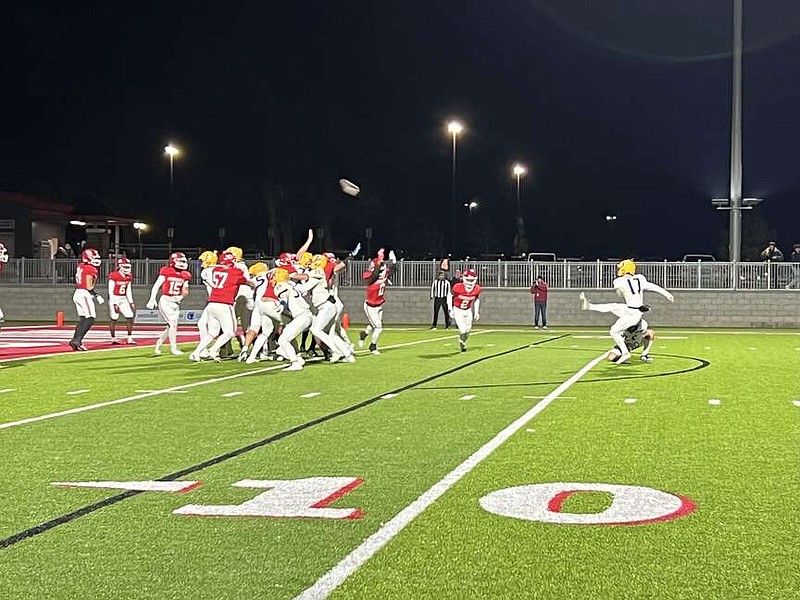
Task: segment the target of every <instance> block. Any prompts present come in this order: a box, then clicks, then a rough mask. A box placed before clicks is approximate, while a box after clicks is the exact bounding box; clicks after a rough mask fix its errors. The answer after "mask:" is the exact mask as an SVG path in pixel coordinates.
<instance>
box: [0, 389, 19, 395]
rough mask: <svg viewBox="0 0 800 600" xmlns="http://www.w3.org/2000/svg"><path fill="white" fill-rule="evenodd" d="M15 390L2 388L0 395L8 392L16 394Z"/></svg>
mask: <svg viewBox="0 0 800 600" xmlns="http://www.w3.org/2000/svg"><path fill="white" fill-rule="evenodd" d="M16 391H17V388H3V389H2V390H0V394H7V393H8V392H16Z"/></svg>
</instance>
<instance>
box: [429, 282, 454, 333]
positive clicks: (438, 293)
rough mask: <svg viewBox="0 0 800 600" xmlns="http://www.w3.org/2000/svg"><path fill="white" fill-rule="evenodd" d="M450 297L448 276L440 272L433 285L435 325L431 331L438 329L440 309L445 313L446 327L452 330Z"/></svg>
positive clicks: (432, 298)
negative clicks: (448, 303)
mask: <svg viewBox="0 0 800 600" xmlns="http://www.w3.org/2000/svg"><path fill="white" fill-rule="evenodd" d="M448 295H450V282H449V281H447V274H446V273H445V272H444V271H439V273H437V275H436V279H434V280H433V283H432V284H431V300H433V323H432V324H431V329H436V324H437V323H438V321H439V309H440V308H441V309H442V312H443V313H444V326H445V328H446V329H450V307H448V306H447V296H448Z"/></svg>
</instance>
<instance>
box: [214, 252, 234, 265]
mask: <svg viewBox="0 0 800 600" xmlns="http://www.w3.org/2000/svg"><path fill="white" fill-rule="evenodd" d="M218 264H220V265H222V266H223V267H232V266H233V265H235V264H236V255H235V254H234V253H233V252H228V251H227V250H225V252H223V253H222V254H220V256H219V262H218Z"/></svg>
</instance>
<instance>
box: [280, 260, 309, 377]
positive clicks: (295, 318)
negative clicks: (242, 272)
mask: <svg viewBox="0 0 800 600" xmlns="http://www.w3.org/2000/svg"><path fill="white" fill-rule="evenodd" d="M306 277H307V276H306V275H301V276H300V278H301V279H305V278H306ZM273 281H274V284H275V295H276V296H277V297H278V299H279V300H280V301H281V302H282V303H284V304H285V305H286V306H287V307H288V308H289V312H290V313H292V320H291V321H290V322H289V323H288V324H287V325H286V326H285V327H284V328H283V332H282V333H281V334H280V336H278V349H279V350H280V352H281V353H282V354H283V356H284V357H286V359H287V360H288V361H289V362H290V363H291V364H290V365H289V366H288V367H286V368H285V369H284V371H300V370H302V368H303V365H304V364H305V361H304V360H303V359H302V358H301V357H300V356H298V354H297V351H296V350H295V349H294V347H293V346H292V341H293V340H294V339H295V338H296V337H297V336H298V335H300V334H301V333H302V332H304V331H306V330H307V329H309V328H310V327H311V323H312V321H313V320H314V316H313V315H312V314H311V307H310V306H309V304H308V302H307V301H306V299H305V298H304V297H303V294H304V290H303V288H302V287H301V286H299V285H296V284H294V283H292V282H290V280H289V272H288V271H287V270H286V269H277V270H276V271H275V273H274V274H273Z"/></svg>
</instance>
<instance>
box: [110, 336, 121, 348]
mask: <svg viewBox="0 0 800 600" xmlns="http://www.w3.org/2000/svg"><path fill="white" fill-rule="evenodd" d="M119 344H120V342H119V340H118V339H117V338H111V345H112V346H119Z"/></svg>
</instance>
